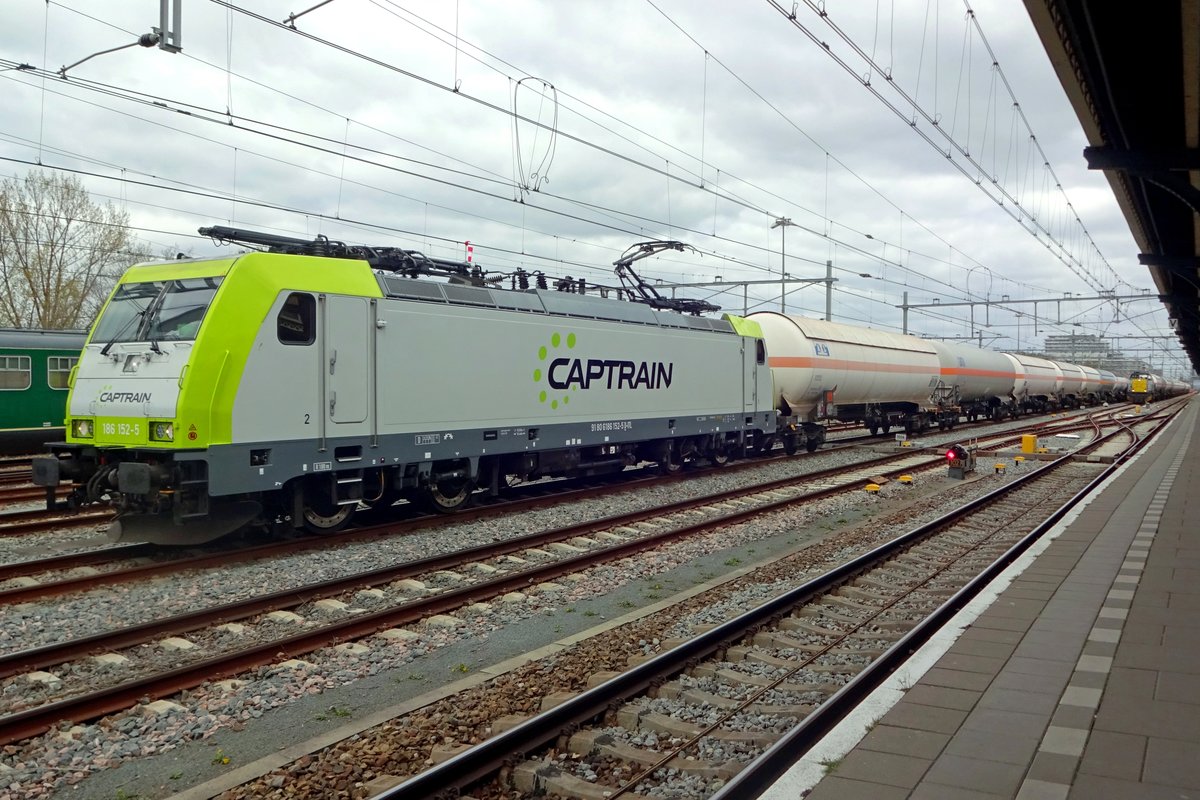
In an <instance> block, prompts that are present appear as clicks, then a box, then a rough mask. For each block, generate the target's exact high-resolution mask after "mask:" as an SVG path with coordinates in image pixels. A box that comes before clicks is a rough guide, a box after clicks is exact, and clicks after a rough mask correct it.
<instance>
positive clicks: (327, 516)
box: [303, 496, 354, 535]
mask: <svg viewBox="0 0 1200 800" xmlns="http://www.w3.org/2000/svg"><path fill="white" fill-rule="evenodd" d="M353 516H354V506H353V505H344V506H338V505H334V504H333V503H332V502H330V501H329V499H328V498H317V497H312V496H309V497H305V500H304V515H303V519H304V528H305V530H307V531H309V532H310V533H317V534H322V535H328V534H331V533H337V532H338V531H340V530H341V529H342V528H344V527H346V526H347V525H348V524H349V523H350V518H351V517H353Z"/></svg>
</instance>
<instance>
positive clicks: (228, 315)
mask: <svg viewBox="0 0 1200 800" xmlns="http://www.w3.org/2000/svg"><path fill="white" fill-rule="evenodd" d="M201 232H202V233H203V234H205V235H209V236H212V237H214V238H217V239H220V240H223V241H231V242H238V243H241V244H244V245H253V246H258V247H264V248H266V251H265V252H264V251H259V250H251V251H250V252H247V253H243V254H240V255H235V256H232V257H228V258H212V259H193V260H181V261H174V262H170V263H166V264H143V265H137V266H133V267H131V268H129V269H128V270H127V271H126V273H125V274H124V275H123V276H122V278H121V279H120V281H119V282H118V284H117V286H116V287H115V289H114V290H113V293H112V295H111V297H110V298H109V300H108V302H107V304H106V306H105V307H104V309H103V310H102V312H101V314H100V316H99V318H98V320H97V322H96V324H95V326H94V327H93V329H92V332H91V335H90V337H89V339H88V341H87V344H86V345H85V346H84V348H83V353H82V355H81V359H80V362H79V365H78V369H77V372H76V374H75V376H74V382H73V385H72V389H71V393H70V399H69V405H68V414H67V417H68V420H67V431H66V441H65V442H62V443H57V444H54V445H53V446H52V447H51V451H52V453H53V456H52V457H47V458H42V459H37V460H35V462H34V479H35V482H36V483H37V484H39V485H42V486H45V487H47V502H53V499H52V495H51V492H52V491H53V489H54V487H56V486H58V484H59V483H60V481H62V480H69V481H70V482H71V493H70V500H69V501H68V502H69V503H71V504H75V505H82V504H88V503H107V504H109V505H111V506H113V507H115V508H116V509H117V510H118V512H119V514H118V517H117V519H116V520H115V522H114V523H113V525H112V526H111V528H110V532H111V537H112V538H113V539H115V540H118V541H122V540H137V541H150V542H155V543H171V544H179V543H189V542H200V541H206V540H210V539H213V538H217V537H219V536H221V535H223V534H225V533H228V532H230V531H232V530H235V529H238V528H241V527H242V526H244V525H247V524H252V525H258V526H267V527H273V526H284V527H295V528H300V527H304V528H308V529H310V530H313V531H316V532H333V531H336V530H338V529H340V528H341V527H343V526H344V525H345V524H346V523H347V522H348V521H349V519H350V517H351V515H352V514H353V513H354V511H355V509H356V508H358V507H359V506H360V505H363V504H365V505H367V506H379V505H391V504H392V503H394V502H396V501H397V500H398V499H400V498H402V497H404V498H408V499H411V500H416V501H419V502H423V503H425V504H426V505H428V506H430V507H432V508H434V509H435V510H438V511H452V510H455V509H457V508H460V507H462V506H463V505H465V504H466V503H467V502H469V500H470V498H471V497H472V494H473V493H474V492H475V491H476V490H483V491H487V492H491V493H496V492H498V491H499V490H500V489H501V487H503V486H506V485H507V484H509V483H510V482H513V481H519V480H534V479H538V478H542V477H551V476H556V477H557V476H572V475H587V474H597V473H602V472H608V471H617V470H620V469H623V468H624V467H626V466H629V465H632V464H635V463H638V462H640V461H651V462H657V463H658V464H660V465H662V468H663V469H665V470H667V471H668V472H672V471H676V470H678V469H681V468H682V465H683V463H684V461H686V460H688V459H691V458H704V459H708V460H711V461H713V462H716V463H723V462H725V461H727V460H729V459H730V458H735V457H738V456H741V455H744V454H745V453H746V452H747V451H749V450H755V449H761V448H763V447H765V446H767V445H768V444H769V443H771V442H772V441H773V440H774V437H775V436H776V434H777V428H776V425H777V414H776V412H775V409H774V406H773V404H772V384H771V374H770V371H769V367H768V365H767V360H766V349H765V345H764V343H763V337H762V332H761V330H760V328H759V326H758V324H757V323H755V322H753V321H750V320H746V319H742V318H739V317H735V316H732V315H728V314H726V315H725V316H723V317H722V318H720V319H716V318H712V317H705V316H701V313H702V312H706V311H714V310H716V307H715V306H712V305H711V304H708V303H706V302H704V301H696V300H688V299H675V298H665V297H661V296H659V295H658V293H657V292H655V291H654V289H653V287H651V286H649V285H648V284H646V283H645V282H643V281H641V279H640V278H639V277H638V276H637V274H636V272H634V271H633V269H632V266H631V264H632V262H633V261H635V260H637V259H639V258H643V257H645V256H648V255H652V254H654V253H656V252H659V251H660V250H663V249H682V248H683V247H684V246H683V245H681V244H680V243H678V242H646V243H641V244H639V245H635V246H634V248H631V252H630V253H629V254H628V255H627V256H626V257H625V258H623V259H622V260H621V261H619V262H617V274H618V276H619V277H620V279H621V284H622V285H621V286H620V287H596V286H593V285H588V284H585V282H583V281H580V280H572V279H569V278H568V279H563V280H561V281H557V282H556V283H555V285H554V286H553V287H551V286H550V285H549V283H548V281H547V280H546V279H545V277H544V276H540V275H533V276H531V275H529V274H528V273H525V272H523V271H518V272H517V273H514V274H511V275H508V276H498V275H486V274H485V273H483V272H482V271H481V270H480V269H479V268H478V267H477V266H474V265H470V264H464V263H458V262H450V261H442V260H438V259H432V258H428V257H426V256H424V255H423V254H421V253H418V252H415V251H405V250H398V249H392V248H365V247H354V246H347V245H345V244H342V243H340V242H331V241H328V240H326V239H324V238H318V239H317V240H315V241H311V242H310V241H305V240H299V239H292V238H287V237H278V236H273V235H269V234H260V233H254V232H248V231H238V230H234V229H229V228H204V229H201ZM430 278H439V279H440V280H431V279H430ZM504 281H508V283H509V286H508V287H507V288H504V287H502V286H501V285H500V284H501V283H502V282H504ZM531 283H532V284H533V285H530V284H531ZM606 294H607V295H610V296H605V295H606ZM614 294H615V295H616V296H611V295H614ZM631 300H632V301H633V302H631Z"/></svg>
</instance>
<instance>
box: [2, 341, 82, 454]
mask: <svg viewBox="0 0 1200 800" xmlns="http://www.w3.org/2000/svg"><path fill="white" fill-rule="evenodd" d="M86 338H87V334H86V332H84V331H52V330H39V329H35V328H0V453H3V454H13V453H28V452H31V451H40V450H42V448H43V446H44V445H45V444H46V443H47V442H49V441H51V440H56V439H60V438H62V435H63V427H62V426H63V418H64V415H65V409H66V402H67V389H68V383H69V378H70V374H71V370H72V369H74V367H75V363H76V361H78V360H79V351H80V350H81V349H82V348H83V342H84V340H85V339H86Z"/></svg>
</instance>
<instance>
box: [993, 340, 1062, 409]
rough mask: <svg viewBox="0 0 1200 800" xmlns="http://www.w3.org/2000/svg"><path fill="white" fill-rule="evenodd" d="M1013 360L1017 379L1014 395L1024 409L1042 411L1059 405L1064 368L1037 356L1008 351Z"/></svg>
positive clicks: (1007, 354)
mask: <svg viewBox="0 0 1200 800" xmlns="http://www.w3.org/2000/svg"><path fill="white" fill-rule="evenodd" d="M1005 355H1006V356H1008V358H1010V359H1011V360H1012V362H1013V365H1014V367H1013V371H1014V372H1015V373H1016V374H1017V379H1016V380H1015V381H1014V385H1013V395H1014V397H1016V400H1017V403H1019V404H1020V406H1021V410H1022V411H1037V412H1042V411H1046V410H1047V409H1050V408H1057V407H1058V405H1059V401H1058V397H1059V392H1060V391H1061V390H1062V382H1063V377H1062V368H1060V367H1059V366H1058V364H1056V363H1054V362H1053V361H1049V360H1047V359H1044V358H1038V357H1037V356H1026V355H1021V354H1019V353H1006V354H1005Z"/></svg>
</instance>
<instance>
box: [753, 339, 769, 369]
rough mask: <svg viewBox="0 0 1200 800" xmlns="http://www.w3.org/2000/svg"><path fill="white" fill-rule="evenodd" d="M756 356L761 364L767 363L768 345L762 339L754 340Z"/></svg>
mask: <svg viewBox="0 0 1200 800" xmlns="http://www.w3.org/2000/svg"><path fill="white" fill-rule="evenodd" d="M754 356H755V359H756V360H757V361H758V363H759V364H765V363H767V343H766V342H764V341H763V340H762V339H755V340H754Z"/></svg>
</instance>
